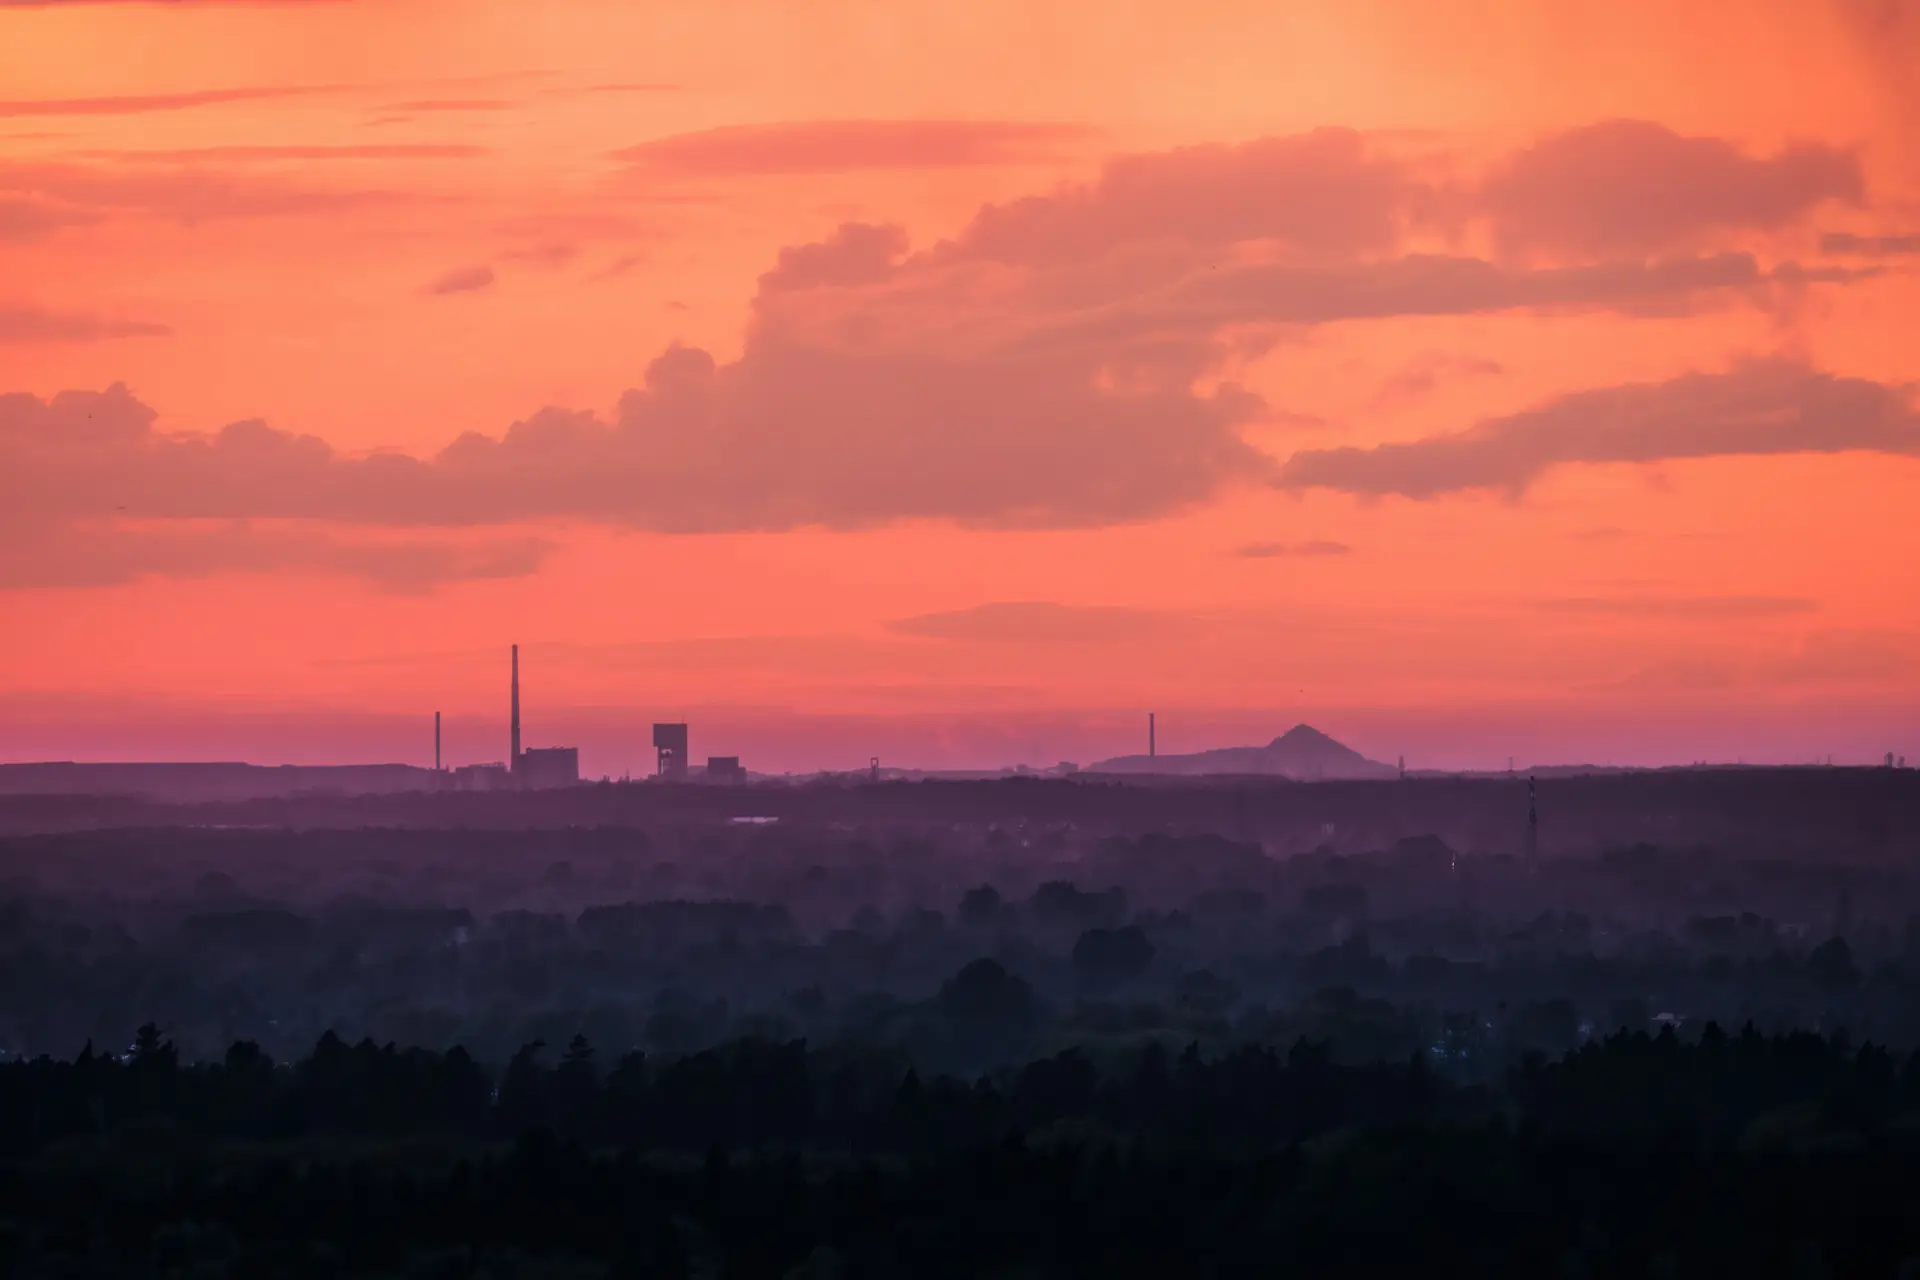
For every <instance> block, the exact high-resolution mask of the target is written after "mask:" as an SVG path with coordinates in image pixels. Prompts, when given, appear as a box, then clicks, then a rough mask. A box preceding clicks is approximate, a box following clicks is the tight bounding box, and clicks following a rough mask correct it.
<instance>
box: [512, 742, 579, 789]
mask: <svg viewBox="0 0 1920 1280" xmlns="http://www.w3.org/2000/svg"><path fill="white" fill-rule="evenodd" d="M579 781H580V748H578V747H528V748H527V749H526V750H525V751H522V752H521V753H520V785H521V786H523V787H571V786H573V785H574V784H575V783H577V782H579Z"/></svg>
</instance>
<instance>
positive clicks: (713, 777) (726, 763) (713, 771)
mask: <svg viewBox="0 0 1920 1280" xmlns="http://www.w3.org/2000/svg"><path fill="white" fill-rule="evenodd" d="M746 780H747V771H746V770H745V769H742V768H741V767H740V757H739V756H708V757H707V781H708V782H745V781H746Z"/></svg>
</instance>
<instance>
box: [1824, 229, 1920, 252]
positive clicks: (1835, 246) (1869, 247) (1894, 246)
mask: <svg viewBox="0 0 1920 1280" xmlns="http://www.w3.org/2000/svg"><path fill="white" fill-rule="evenodd" d="M1820 252H1822V253H1830V254H1834V255H1835V256H1841V257H1860V258H1892V257H1898V256H1901V255H1904V254H1911V253H1920V235H1899V236H1857V235H1854V234H1852V233H1851V232H1847V231H1829V232H1828V233H1827V234H1826V235H1824V236H1821V237H1820Z"/></svg>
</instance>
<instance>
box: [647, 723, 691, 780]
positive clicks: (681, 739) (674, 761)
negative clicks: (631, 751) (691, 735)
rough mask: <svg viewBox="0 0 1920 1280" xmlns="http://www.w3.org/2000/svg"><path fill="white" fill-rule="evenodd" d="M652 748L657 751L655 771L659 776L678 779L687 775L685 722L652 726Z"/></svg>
mask: <svg viewBox="0 0 1920 1280" xmlns="http://www.w3.org/2000/svg"><path fill="white" fill-rule="evenodd" d="M653 749H654V750H655V751H656V752H658V753H659V754H658V760H659V767H658V770H657V772H658V773H659V776H660V777H662V778H667V779H672V780H679V779H682V778H685V777H686V776H687V726H686V725H685V723H681V724H656V725H655V726H653Z"/></svg>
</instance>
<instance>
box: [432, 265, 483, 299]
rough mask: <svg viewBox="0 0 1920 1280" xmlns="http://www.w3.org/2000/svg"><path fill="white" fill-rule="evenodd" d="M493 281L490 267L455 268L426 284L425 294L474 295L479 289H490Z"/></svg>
mask: <svg viewBox="0 0 1920 1280" xmlns="http://www.w3.org/2000/svg"><path fill="white" fill-rule="evenodd" d="M493 280H494V276H493V268H492V267H486V266H480V267H455V268H454V269H453V270H451V271H449V272H447V273H446V274H445V275H442V276H439V277H437V278H435V279H434V280H433V281H431V282H430V283H428V285H427V292H428V293H432V294H448V293H476V292H478V291H479V290H481V289H488V288H492V287H493Z"/></svg>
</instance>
